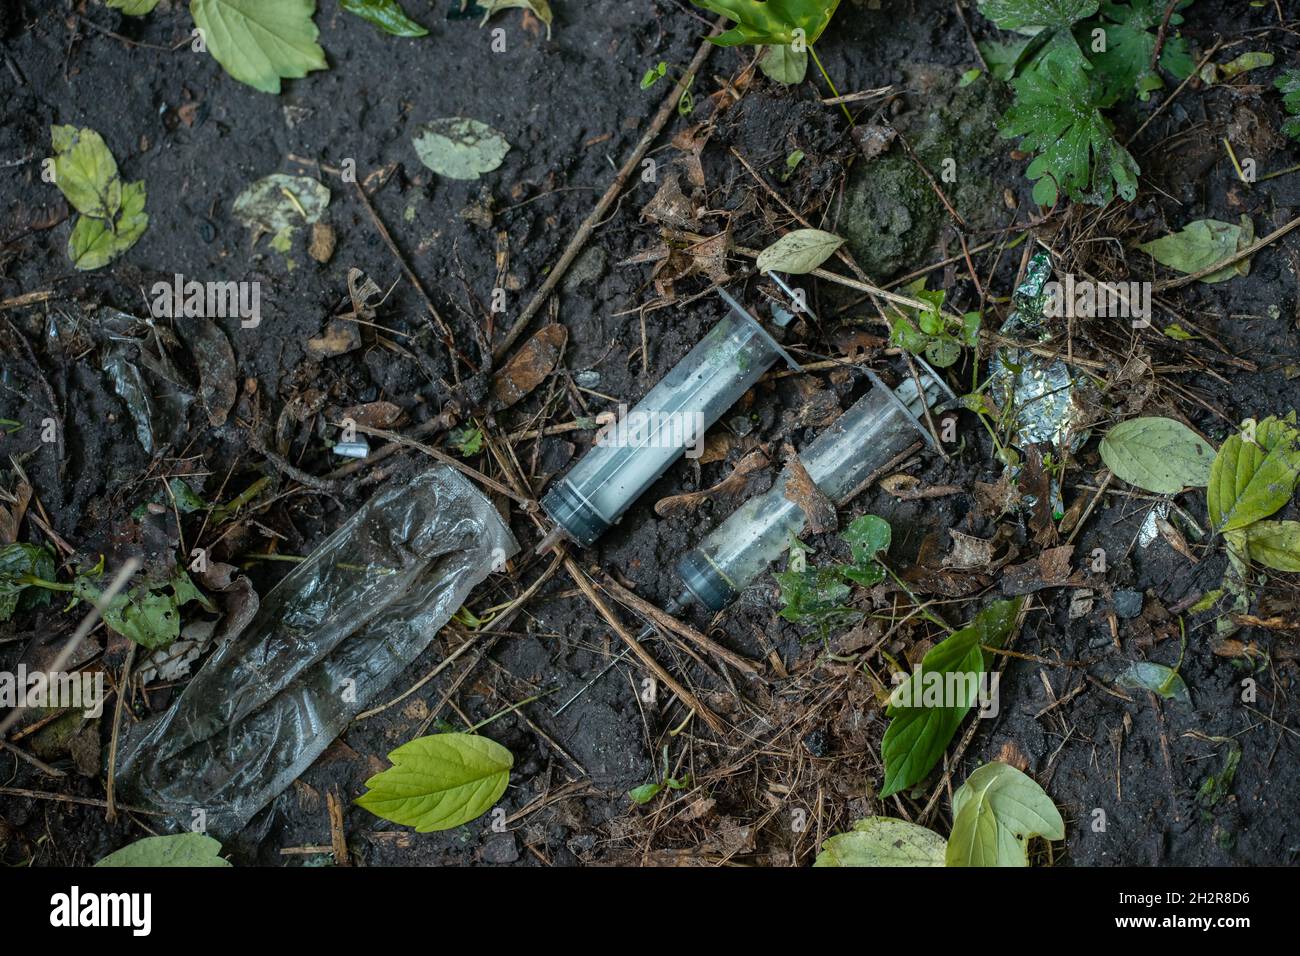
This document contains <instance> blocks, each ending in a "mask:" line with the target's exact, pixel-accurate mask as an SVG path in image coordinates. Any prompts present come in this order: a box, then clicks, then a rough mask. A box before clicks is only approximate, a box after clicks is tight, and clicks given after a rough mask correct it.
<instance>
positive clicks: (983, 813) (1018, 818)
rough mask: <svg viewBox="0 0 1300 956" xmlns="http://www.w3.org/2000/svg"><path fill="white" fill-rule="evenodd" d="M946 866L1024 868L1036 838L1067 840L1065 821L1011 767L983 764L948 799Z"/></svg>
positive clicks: (1035, 787) (1036, 787)
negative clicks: (950, 818) (949, 820)
mask: <svg viewBox="0 0 1300 956" xmlns="http://www.w3.org/2000/svg"><path fill="white" fill-rule="evenodd" d="M952 816H953V822H952V833H951V834H949V836H948V848H947V851H946V853H945V857H944V861H945V863H946V864H947V865H948V866H1028V865H1029V856H1028V854H1027V852H1026V850H1025V846H1026V844H1027V843H1028V841H1029V840H1030V839H1031V838H1032V837H1035V836H1041V837H1045V838H1046V839H1048V840H1063V839H1065V821H1064V820H1062V819H1061V814H1060V811H1058V810H1057V809H1056V804H1054V803H1053V802H1052V798H1051V797H1049V796H1048V795H1047V794H1046V793H1044V792H1043V788H1042V787H1040V786H1039V785H1038V784H1037V783H1035V782H1034V781H1033V780H1032V779H1030V778H1029V777H1027V776H1026V775H1025V774H1023V773H1021V772H1020V771H1019V770H1017V769H1016V768H1015V767H1012V766H1009V765H1008V764H1004V763H986V764H985V765H984V766H982V767H980V768H979V769H978V770H976V771H975V772H974V773H973V774H971V775H970V776H969V777H967V778H966V782H965V783H963V784H962V785H961V786H960V787H959V788H958V789H957V792H956V793H954V794H953V798H952Z"/></svg>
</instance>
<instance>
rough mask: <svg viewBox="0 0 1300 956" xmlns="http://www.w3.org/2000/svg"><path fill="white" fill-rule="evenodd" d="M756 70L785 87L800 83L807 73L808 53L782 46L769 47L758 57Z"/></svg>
mask: <svg viewBox="0 0 1300 956" xmlns="http://www.w3.org/2000/svg"><path fill="white" fill-rule="evenodd" d="M758 68H759V69H760V70H762V71H763V73H764V74H766V75H767V76H768V77H770V78H771V79H773V80H776V82H778V83H784V84H785V85H786V86H791V85H793V84H795V83H802V82H803V78H804V76H805V75H806V74H807V73H808V51H807V50H796V49H795V48H794V47H792V46H788V45H783V44H777V45H775V46H769V47H768V48H767V49H765V50H764V51H763V55H762V56H761V57H759V60H758Z"/></svg>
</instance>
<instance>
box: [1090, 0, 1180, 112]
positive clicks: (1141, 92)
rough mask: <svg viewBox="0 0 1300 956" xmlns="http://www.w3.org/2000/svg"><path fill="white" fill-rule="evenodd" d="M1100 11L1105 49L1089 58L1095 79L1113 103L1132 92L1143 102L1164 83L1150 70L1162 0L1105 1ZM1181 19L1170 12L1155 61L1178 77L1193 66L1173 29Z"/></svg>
mask: <svg viewBox="0 0 1300 956" xmlns="http://www.w3.org/2000/svg"><path fill="white" fill-rule="evenodd" d="M1101 12H1102V21H1101V22H1102V25H1103V26H1104V27H1105V31H1106V49H1105V50H1104V51H1102V52H1097V53H1092V54H1091V61H1092V65H1093V66H1094V67H1095V68H1096V76H1097V78H1098V80H1099V81H1100V82H1101V84H1102V86H1103V87H1104V89H1105V90H1106V97H1107V99H1108V100H1109V101H1111V102H1114V101H1115V100H1118V99H1119V98H1120V97H1122V96H1126V95H1129V94H1131V93H1133V92H1134V91H1136V92H1137V95H1138V99H1140V100H1143V101H1146V100H1147V99H1149V98H1150V96H1151V93H1152V91H1153V90H1158V89H1160V88H1161V87H1163V86H1164V81H1163V80H1162V79H1161V77H1160V74H1159V73H1157V72H1155V71H1153V70H1152V69H1151V60H1152V57H1153V56H1154V54H1155V50H1156V42H1157V33H1158V32H1159V30H1160V25H1161V23H1162V22H1163V21H1164V15H1165V3H1164V0H1132V2H1131V3H1130V4H1119V3H1107V4H1105V5H1104V6H1103V7H1102V11H1101ZM1182 22H1183V18H1182V16H1181V15H1179V14H1178V13H1176V12H1175V13H1172V14H1171V15H1170V17H1169V24H1168V26H1167V27H1166V29H1165V41H1164V45H1163V46H1162V47H1161V48H1160V64H1159V65H1160V66H1161V67H1163V68H1164V69H1166V70H1168V71H1169V72H1170V73H1172V74H1173V75H1174V76H1176V77H1177V78H1178V79H1180V80H1182V79H1185V78H1186V77H1188V76H1189V75H1190V74H1191V72H1192V70H1193V69H1194V68H1195V66H1196V64H1195V62H1194V61H1193V60H1192V56H1191V52H1190V51H1189V49H1188V46H1187V41H1186V40H1184V39H1183V38H1182V37H1181V36H1179V34H1178V32H1177V30H1175V29H1173V28H1174V27H1177V26H1178V25H1179V24H1181V23H1182ZM1153 31H1155V32H1153Z"/></svg>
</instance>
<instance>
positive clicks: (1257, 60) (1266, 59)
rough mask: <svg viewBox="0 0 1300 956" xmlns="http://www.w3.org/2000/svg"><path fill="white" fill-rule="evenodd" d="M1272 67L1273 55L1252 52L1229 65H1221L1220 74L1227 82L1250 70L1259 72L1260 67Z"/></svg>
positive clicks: (1230, 61)
mask: <svg viewBox="0 0 1300 956" xmlns="http://www.w3.org/2000/svg"><path fill="white" fill-rule="evenodd" d="M1272 65H1273V54H1272V53H1261V52H1259V51H1251V52H1249V53H1243V54H1241V55H1240V56H1238V57H1236V58H1235V59H1232V60H1229V61H1228V62H1227V63H1223V64H1220V66H1219V73H1220V74H1221V75H1222V76H1223V78H1224V79H1225V80H1230V79H1232V78H1233V77H1234V76H1237V75H1238V74H1240V73H1246V72H1248V71H1250V70H1258V69H1259V68H1260V67H1263V66H1272Z"/></svg>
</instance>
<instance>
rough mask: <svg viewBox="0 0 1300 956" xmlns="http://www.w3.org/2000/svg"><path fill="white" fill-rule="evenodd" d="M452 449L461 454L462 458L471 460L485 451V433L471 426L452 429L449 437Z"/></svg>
mask: <svg viewBox="0 0 1300 956" xmlns="http://www.w3.org/2000/svg"><path fill="white" fill-rule="evenodd" d="M447 438H448V440H449V441H450V442H451V447H452V448H455V449H456V451H458V452H460V454H461V457H463V458H469V457H471V456H473V455H477V454H478V453H479V452H480V451H482V450H483V431H482V429H479V428H474V427H473V426H470V425H463V426H461V427H460V428H455V429H452V431H451V433H450V434H449V435H448V436H447Z"/></svg>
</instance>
